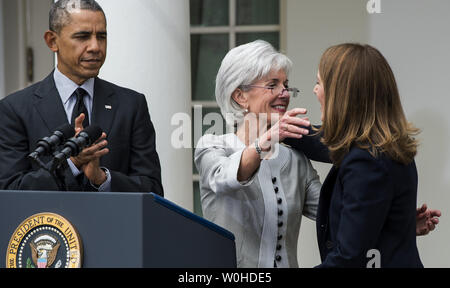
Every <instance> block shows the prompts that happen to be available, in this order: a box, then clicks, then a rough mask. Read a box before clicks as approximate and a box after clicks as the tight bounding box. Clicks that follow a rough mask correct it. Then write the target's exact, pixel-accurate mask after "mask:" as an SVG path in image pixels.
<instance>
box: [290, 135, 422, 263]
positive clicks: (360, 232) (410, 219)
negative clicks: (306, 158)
mask: <svg viewBox="0 0 450 288" xmlns="http://www.w3.org/2000/svg"><path fill="white" fill-rule="evenodd" d="M314 139H315V140H314ZM290 141H291V142H292V140H290ZM318 141H319V137H311V138H308V139H307V140H306V141H304V140H301V141H297V143H295V145H293V146H294V147H295V148H297V149H303V150H302V151H304V152H306V153H305V154H307V155H308V154H309V155H315V157H316V158H321V159H325V160H328V159H327V158H328V156H327V155H322V156H320V155H317V151H322V153H323V151H324V150H323V149H324V147H322V148H320V149H318V147H319V146H320V144H319V142H318ZM313 150H314V151H313ZM319 160H320V159H319ZM417 179H418V177H417V169H416V165H415V162H412V163H411V164H409V165H403V164H400V163H398V162H395V161H393V160H392V159H390V158H388V157H387V156H385V155H383V154H382V155H380V156H379V157H378V158H374V157H373V156H372V155H371V154H370V153H369V152H368V151H367V150H363V149H359V148H355V147H354V148H352V149H351V150H350V152H349V153H348V154H347V155H346V157H345V158H344V160H343V162H342V164H341V165H340V167H336V166H334V167H333V168H332V169H331V171H330V173H329V175H328V177H327V178H326V180H325V182H324V183H323V186H322V190H321V195H320V200H319V208H318V212H317V219H316V226H317V240H318V245H319V250H320V256H321V260H322V264H321V265H319V266H318V267H321V268H323V267H362V268H364V267H366V266H367V264H368V262H369V261H370V260H371V259H372V255H368V254H367V253H368V252H369V251H370V250H372V249H377V250H378V251H379V252H380V256H381V259H380V260H381V267H415V268H419V267H423V265H422V262H421V260H420V257H419V253H418V249H417V245H416V207H417V181H418V180H417Z"/></svg>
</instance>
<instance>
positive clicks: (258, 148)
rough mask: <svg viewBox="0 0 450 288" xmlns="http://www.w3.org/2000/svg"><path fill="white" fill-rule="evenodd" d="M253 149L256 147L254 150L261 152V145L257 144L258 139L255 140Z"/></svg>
mask: <svg viewBox="0 0 450 288" xmlns="http://www.w3.org/2000/svg"><path fill="white" fill-rule="evenodd" d="M255 149H256V152H258V154H259V155H261V154H262V152H263V151H262V149H261V147H260V146H259V139H256V140H255Z"/></svg>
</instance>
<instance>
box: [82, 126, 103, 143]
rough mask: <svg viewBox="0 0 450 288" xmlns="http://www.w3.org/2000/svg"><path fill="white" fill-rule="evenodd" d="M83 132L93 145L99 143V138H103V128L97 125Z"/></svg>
mask: <svg viewBox="0 0 450 288" xmlns="http://www.w3.org/2000/svg"><path fill="white" fill-rule="evenodd" d="M83 132H84V133H86V134H87V135H88V137H89V140H90V142H91V143H94V142H95V141H97V140H98V138H100V136H102V133H103V131H102V128H100V127H98V126H96V125H92V126H89V127H87V128H86V129H84V130H83Z"/></svg>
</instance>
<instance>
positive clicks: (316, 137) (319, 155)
mask: <svg viewBox="0 0 450 288" xmlns="http://www.w3.org/2000/svg"><path fill="white" fill-rule="evenodd" d="M316 128H320V126H317V127H316ZM308 130H309V135H307V136H303V138H302V139H300V140H298V139H291V138H288V139H286V140H284V141H283V142H284V143H285V144H287V145H289V146H291V147H292V148H294V149H297V150H299V151H302V152H303V153H304V154H305V156H306V157H307V158H308V159H310V160H313V161H318V162H323V163H331V160H330V155H329V153H328V148H327V147H326V146H325V145H323V144H322V142H321V141H320V139H321V138H322V134H317V132H316V131H314V130H313V129H312V127H308Z"/></svg>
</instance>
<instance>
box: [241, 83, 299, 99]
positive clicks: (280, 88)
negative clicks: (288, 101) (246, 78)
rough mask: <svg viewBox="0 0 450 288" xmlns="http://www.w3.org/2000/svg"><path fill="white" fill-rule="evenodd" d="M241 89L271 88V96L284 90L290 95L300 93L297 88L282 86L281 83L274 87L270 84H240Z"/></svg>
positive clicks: (278, 94)
mask: <svg viewBox="0 0 450 288" xmlns="http://www.w3.org/2000/svg"><path fill="white" fill-rule="evenodd" d="M240 88H241V89H248V88H262V89H267V90H271V91H272V95H273V96H280V95H283V94H284V92H288V93H289V96H290V97H293V98H295V97H297V96H298V95H299V93H300V90H298V89H297V88H284V86H282V85H278V86H276V87H271V86H257V85H241V86H240Z"/></svg>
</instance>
